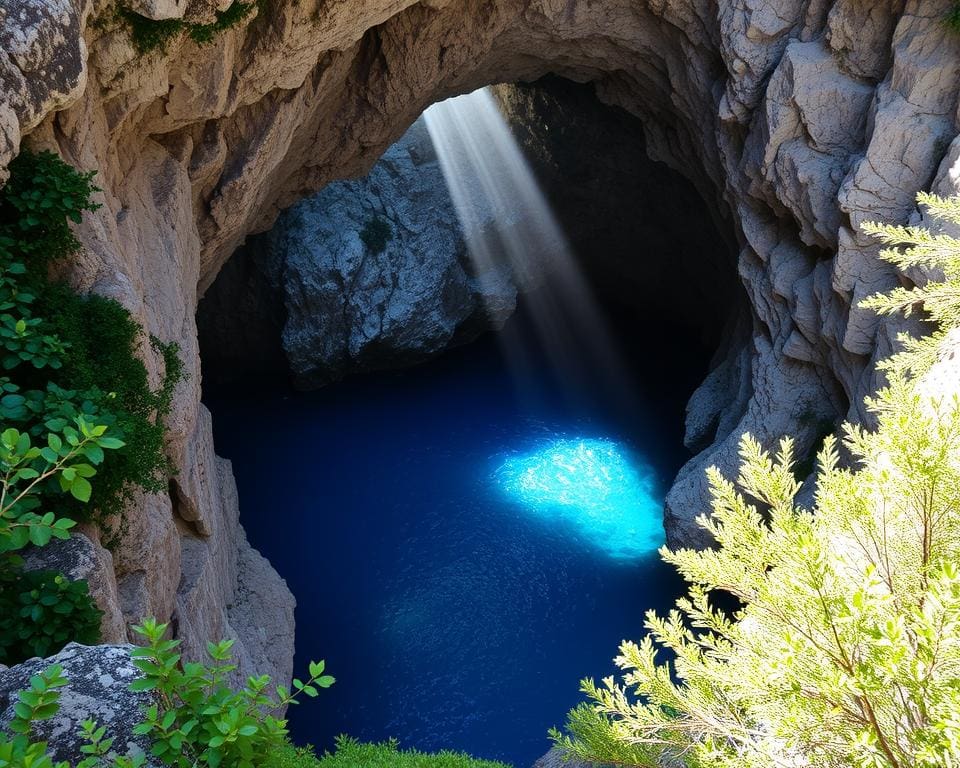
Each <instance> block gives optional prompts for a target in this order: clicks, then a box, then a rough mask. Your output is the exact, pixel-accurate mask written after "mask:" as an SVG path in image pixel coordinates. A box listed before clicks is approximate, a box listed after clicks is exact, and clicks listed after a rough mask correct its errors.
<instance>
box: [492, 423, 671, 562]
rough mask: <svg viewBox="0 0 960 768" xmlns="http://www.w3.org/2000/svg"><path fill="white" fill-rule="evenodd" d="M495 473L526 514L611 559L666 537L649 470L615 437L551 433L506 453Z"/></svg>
mask: <svg viewBox="0 0 960 768" xmlns="http://www.w3.org/2000/svg"><path fill="white" fill-rule="evenodd" d="M495 478H496V480H497V482H498V483H499V484H500V487H501V488H502V489H503V490H504V491H505V492H506V493H507V495H508V496H509V497H510V498H511V499H513V500H514V501H515V502H518V503H519V504H521V505H522V507H523V508H524V509H525V510H526V511H528V512H529V513H530V514H531V515H533V516H535V517H537V518H540V519H541V520H543V521H544V522H547V523H550V524H554V525H556V524H559V525H562V526H565V527H567V528H568V530H570V531H571V532H572V533H573V534H574V535H576V536H577V537H579V538H580V539H582V540H583V541H585V542H586V543H588V544H589V545H590V546H592V547H594V548H596V549H598V550H600V551H601V552H603V553H604V554H605V555H607V556H608V557H610V558H613V559H616V560H636V559H639V558H644V557H647V556H649V555H650V554H651V553H652V552H654V551H656V550H657V549H658V548H659V547H660V546H661V545H662V544H663V543H664V533H663V522H662V519H663V495H662V493H661V492H660V490H659V488H658V483H657V479H656V476H655V474H654V471H653V469H652V468H651V467H649V466H647V465H645V464H644V463H642V462H641V461H640V460H639V458H638V457H634V456H632V455H631V454H630V452H629V450H628V449H627V448H626V447H625V446H623V445H621V444H619V443H617V442H615V441H613V440H609V439H604V438H570V439H567V438H561V439H557V440H554V441H552V442H550V443H548V444H546V445H544V446H541V447H538V448H537V450H534V451H532V452H529V453H524V454H521V455H518V456H510V457H508V458H507V459H506V460H505V461H504V462H503V463H502V464H501V466H500V467H499V469H498V470H497V471H496V473H495Z"/></svg>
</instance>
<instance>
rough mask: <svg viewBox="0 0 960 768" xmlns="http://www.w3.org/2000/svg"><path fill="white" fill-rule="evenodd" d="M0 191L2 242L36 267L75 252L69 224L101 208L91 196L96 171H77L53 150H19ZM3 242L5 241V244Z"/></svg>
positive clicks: (75, 240) (95, 189)
mask: <svg viewBox="0 0 960 768" xmlns="http://www.w3.org/2000/svg"><path fill="white" fill-rule="evenodd" d="M9 171H10V179H9V180H8V181H7V184H6V186H5V187H4V188H3V190H2V195H0V245H3V246H4V247H5V248H6V249H7V250H8V251H9V252H11V253H15V254H17V256H18V257H19V259H21V260H22V259H29V260H30V261H31V262H32V263H34V264H36V265H37V266H39V267H43V266H45V265H46V264H47V263H48V262H49V261H50V260H52V259H56V258H62V257H64V256H69V255H71V254H73V253H76V251H77V249H78V248H79V247H80V242H79V241H78V240H77V238H76V236H75V235H74V234H73V231H72V230H71V229H70V222H73V223H74V224H79V223H80V221H81V220H82V218H83V212H84V211H95V210H97V209H98V208H99V207H100V206H99V204H97V203H94V202H93V201H92V200H91V199H90V198H91V196H92V194H93V193H94V192H99V190H98V189H97V188H96V187H95V186H93V183H92V182H93V177H94V176H95V175H96V174H95V173H94V172H92V171H91V172H88V173H80V172H78V171H75V170H74V169H73V168H71V167H70V166H69V165H67V164H66V163H64V162H63V161H62V160H61V159H60V158H59V157H57V156H56V155H55V154H53V153H52V152H40V153H38V154H34V153H32V152H21V153H20V154H19V155H17V157H15V158H14V159H13V161H12V162H11V163H10V166H9ZM4 241H5V242H4Z"/></svg>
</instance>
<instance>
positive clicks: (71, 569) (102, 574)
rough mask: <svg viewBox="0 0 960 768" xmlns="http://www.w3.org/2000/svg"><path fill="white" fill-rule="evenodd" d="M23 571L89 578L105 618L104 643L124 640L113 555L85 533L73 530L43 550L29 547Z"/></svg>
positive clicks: (26, 551)
mask: <svg viewBox="0 0 960 768" xmlns="http://www.w3.org/2000/svg"><path fill="white" fill-rule="evenodd" d="M22 555H23V560H24V565H23V567H24V570H27V571H43V570H54V571H58V572H60V573H62V574H64V575H65V576H66V577H67V578H69V579H70V580H71V581H81V580H86V582H87V585H88V586H89V588H90V596H91V597H92V598H93V599H94V601H95V602H96V604H97V606H98V607H99V608H100V610H102V611H103V619H102V620H101V622H100V638H101V640H102V641H103V642H104V643H125V642H126V641H127V627H126V625H125V624H124V621H123V614H122V613H121V611H120V597H119V594H118V592H117V580H116V576H115V575H114V567H113V556H112V555H111V554H110V552H109V551H107V550H106V549H104V548H103V547H102V546H100V544H99V543H98V542H97V541H95V540H94V539H92V538H89V537H88V536H86V535H85V534H83V533H79V532H74V533H72V534H71V536H70V538H69V539H67V540H65V541H59V540H57V539H54V540H53V541H51V542H50V543H49V544H48V545H47V546H45V547H43V548H42V549H37V548H36V547H29V548H28V549H26V550H24V552H23V553H22Z"/></svg>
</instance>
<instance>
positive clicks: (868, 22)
mask: <svg viewBox="0 0 960 768" xmlns="http://www.w3.org/2000/svg"><path fill="white" fill-rule="evenodd" d="M129 5H130V7H133V8H135V9H136V10H138V11H140V12H142V13H143V14H145V15H148V16H152V17H155V18H167V17H177V16H183V15H184V14H187V16H188V17H189V18H191V19H193V20H200V21H208V20H210V19H212V18H213V13H214V11H215V10H216V7H217V6H216V5H215V3H214V2H213V0H185V1H184V2H174V1H173V0H131V2H130V3H129ZM220 5H223V3H220ZM111 7H112V0H17V1H16V2H15V3H14V4H12V5H7V6H5V7H4V8H3V9H0V43H2V45H3V48H4V51H5V52H7V54H8V55H7V56H5V57H3V59H2V60H0V167H3V166H5V164H6V163H7V162H9V159H10V157H12V155H13V154H15V152H16V151H17V147H18V146H19V143H20V141H21V139H24V138H25V139H26V140H27V141H28V142H29V143H30V144H32V145H34V146H37V147H52V148H56V149H57V150H58V151H59V152H61V153H62V154H63V155H64V156H65V157H66V158H67V159H68V160H70V161H71V162H73V163H74V164H76V165H79V166H82V167H85V168H98V169H99V170H100V177H99V183H100V186H101V187H102V188H103V190H104V191H103V202H104V207H103V208H102V209H101V210H100V211H98V212H97V213H96V214H95V215H94V216H91V217H90V218H89V219H88V220H87V221H86V222H85V224H84V225H83V227H82V228H81V233H80V234H81V237H82V239H83V241H84V244H85V245H86V251H85V253H84V254H83V255H82V257H81V258H79V259H78V261H77V263H76V264H74V265H71V270H70V277H71V279H72V280H73V281H74V283H75V284H76V285H77V287H78V288H80V289H83V290H94V291H98V292H101V293H105V294H108V295H112V296H115V297H116V298H118V299H120V300H121V301H122V302H123V303H124V304H126V305H127V306H128V307H130V308H131V309H132V310H133V311H134V313H135V314H137V315H138V316H139V317H140V318H141V319H142V320H143V322H144V324H145V326H146V327H147V328H148V329H149V330H150V331H151V332H153V333H155V334H157V335H158V336H160V337H161V338H163V339H172V340H177V341H179V342H180V344H181V346H182V348H183V350H184V353H185V356H186V358H187V361H186V362H187V366H188V369H189V370H190V372H191V373H192V374H193V375H192V378H191V379H190V380H189V381H188V382H187V383H185V384H182V385H181V386H180V389H179V391H178V393H177V398H176V408H175V410H174V413H173V414H172V416H171V420H170V424H171V430H172V435H173V440H172V443H171V451H172V452H173V454H174V456H175V457H176V461H177V464H178V466H179V467H180V473H179V475H178V477H177V478H176V479H175V481H174V482H173V484H172V488H171V494H170V495H169V497H168V496H154V497H147V498H144V499H143V500H142V501H141V502H140V503H139V504H138V505H137V506H136V508H135V509H132V510H131V514H130V517H131V521H132V523H133V524H132V525H131V535H130V536H129V537H128V538H127V539H126V540H125V541H124V543H123V544H122V545H121V546H120V548H119V549H118V550H117V551H116V552H114V554H113V558H112V563H108V564H109V565H110V567H109V568H105V569H103V571H104V572H106V573H108V574H109V577H104V579H103V582H104V583H103V584H102V587H103V588H102V595H103V598H102V599H103V600H105V601H106V602H108V603H111V604H112V605H113V607H114V610H113V612H112V615H114V616H117V617H120V616H122V619H121V618H117V620H116V621H115V622H114V624H113V626H112V627H111V628H110V632H111V633H112V634H111V635H110V636H108V639H120V638H121V637H122V635H123V634H124V627H123V622H124V620H126V621H129V620H131V619H134V618H136V616H137V615H138V614H139V613H144V612H148V613H153V614H156V615H158V616H159V617H160V618H167V617H171V616H172V617H174V619H175V620H176V621H177V623H178V631H179V632H180V634H181V636H183V637H184V639H185V640H186V641H187V648H188V651H190V650H197V649H198V648H199V647H201V645H200V643H201V641H202V638H204V637H206V636H207V635H216V634H221V633H233V634H235V635H237V636H239V637H240V638H241V640H242V641H243V643H242V646H243V648H244V651H243V653H244V654H245V659H246V663H247V664H248V665H249V666H250V667H251V668H254V667H258V668H260V669H261V670H265V671H271V672H273V673H274V674H279V675H281V676H283V675H285V674H287V673H288V671H289V664H290V658H289V655H290V654H289V638H287V639H284V633H285V629H284V626H285V624H284V622H286V624H287V625H288V624H289V621H290V609H291V607H292V606H291V604H290V601H289V597H285V596H284V594H285V593H284V588H283V587H282V582H279V580H278V579H277V577H276V576H275V574H272V571H271V569H270V568H269V565H268V564H266V563H265V561H262V559H257V556H255V553H252V551H250V550H249V547H248V546H247V545H246V543H245V541H244V539H243V535H242V530H241V529H240V528H239V527H238V522H237V510H236V499H235V495H234V493H233V490H232V488H233V485H232V478H231V476H230V469H229V465H228V464H227V463H226V462H223V461H221V460H219V459H217V458H216V457H215V455H214V453H213V448H212V441H211V436H210V423H209V417H208V415H207V414H206V412H205V411H204V409H203V408H202V406H200V403H199V381H198V378H199V377H198V371H199V366H198V360H197V346H196V328H195V320H194V312H195V308H196V302H197V297H198V295H200V294H201V293H202V292H203V290H204V289H205V288H206V287H207V286H208V285H209V284H210V282H211V281H212V280H213V278H214V277H215V275H216V274H217V271H218V269H219V268H220V266H221V265H222V264H223V263H224V262H225V260H226V259H227V258H228V257H229V255H230V254H231V253H232V252H233V250H234V249H235V248H236V247H237V246H238V244H240V243H241V242H242V241H243V239H244V238H245V237H246V236H247V235H248V234H250V233H252V232H257V231H261V230H263V229H265V228H267V227H268V226H269V225H270V223H271V221H272V219H273V218H274V216H275V215H276V213H277V211H278V210H280V209H281V208H282V207H284V206H286V205H288V204H289V203H291V202H292V201H294V200H296V199H297V198H298V197H299V196H301V195H303V194H305V193H306V192H307V191H311V190H314V189H317V188H319V187H320V186H322V185H323V184H325V183H327V182H328V181H330V180H332V179H335V178H341V177H344V176H349V175H352V174H357V173H360V172H362V171H363V170H365V169H366V168H367V167H369V166H370V165H371V164H372V163H373V162H374V160H375V159H376V158H377V157H378V156H379V155H380V153H381V152H382V151H383V150H384V149H385V148H386V146H388V145H389V144H390V143H391V141H393V140H394V139H396V138H397V137H398V136H399V135H400V134H401V133H402V131H403V130H404V129H405V128H406V127H407V126H408V125H409V124H410V123H411V122H412V121H413V119H414V118H415V117H416V116H417V115H418V114H419V113H420V112H421V111H422V110H423V109H424V108H425V107H426V106H427V105H428V104H430V103H431V102H433V101H436V100H438V99H441V98H444V97H446V96H449V95H452V94H454V93H460V92H465V91H469V90H471V89H473V88H475V87H477V86H480V85H483V84H486V83H490V82H499V81H519V80H529V79H533V78H536V77H538V76H540V75H543V74H546V73H548V72H552V73H556V74H559V75H561V76H563V77H567V78H570V79H573V80H577V81H580V82H590V83H593V84H594V86H595V88H596V92H597V94H598V95H599V97H600V98H601V99H603V100H605V101H608V102H610V103H613V104H617V105H619V106H621V107H623V108H624V109H626V110H628V111H630V112H632V113H633V114H635V115H637V116H638V117H640V118H641V119H642V120H643V124H644V131H645V137H646V143H647V147H648V151H649V152H650V154H651V155H652V156H653V157H655V158H656V159H660V160H663V161H665V162H667V163H668V164H670V165H672V166H673V167H674V168H676V169H678V170H679V171H681V172H682V173H683V174H684V175H686V176H687V177H688V178H690V179H691V180H692V181H693V182H694V183H695V184H696V185H697V188H698V189H699V191H700V193H701V195H703V197H704V198H705V199H707V200H709V201H711V202H712V203H713V205H714V206H715V208H716V211H717V213H718V215H719V216H722V217H726V218H727V220H728V221H729V222H730V224H731V226H732V228H733V230H734V231H735V232H736V235H737V238H738V241H739V246H740V256H739V263H738V268H739V273H740V277H741V279H742V281H743V283H744V285H745V287H746V289H747V293H748V295H749V297H750V301H751V305H752V310H753V318H752V329H751V336H750V341H749V343H748V344H746V345H744V346H736V347H732V348H731V349H729V350H726V355H725V357H724V359H723V360H722V361H720V363H719V365H718V366H717V367H716V369H715V370H714V372H713V373H711V375H710V377H709V378H708V379H707V381H706V382H705V383H704V385H703V386H702V387H701V389H700V390H698V392H697V393H696V394H695V395H694V397H693V399H692V401H691V406H690V409H689V419H688V437H689V438H690V441H691V444H696V445H708V446H709V447H707V448H706V449H705V450H704V451H702V452H701V453H700V454H699V455H698V456H697V457H696V458H695V459H694V460H693V461H691V463H690V464H688V466H687V467H686V468H685V469H684V470H683V471H682V472H681V473H680V476H679V477H678V479H677V482H676V484H675V485H674V487H673V489H672V490H671V493H670V496H669V498H668V526H669V528H670V530H671V538H672V540H673V541H674V542H686V543H702V538H700V537H699V535H698V532H697V529H696V528H695V526H694V525H693V523H692V519H693V517H694V516H695V515H696V514H698V513H699V512H701V511H702V510H703V506H702V500H703V493H704V481H703V468H704V467H705V466H706V465H707V464H709V463H717V464H719V465H720V466H721V468H723V469H726V470H728V471H729V470H730V469H731V468H732V467H733V466H734V464H735V451H733V450H732V447H733V445H734V443H735V441H736V437H737V435H738V434H739V433H740V432H742V431H743V430H745V429H749V430H751V431H752V432H754V433H755V434H756V435H757V436H758V437H760V438H761V439H764V440H769V439H772V438H774V437H775V436H777V435H779V434H781V433H784V432H790V433H794V434H797V435H798V436H799V438H800V448H801V450H806V449H807V448H809V446H810V444H811V443H812V441H813V438H814V437H815V433H816V430H817V427H816V424H817V422H818V421H820V420H822V419H824V418H830V417H834V416H836V415H838V414H843V413H844V412H846V410H847V408H848V404H852V406H851V407H850V411H849V415H850V416H852V417H854V418H862V417H863V414H862V413H861V412H860V410H859V403H860V400H861V397H862V395H863V394H864V393H865V392H868V391H870V390H871V389H872V388H873V387H874V385H875V375H874V372H873V367H872V363H873V361H874V360H875V359H876V358H877V356H878V355H882V354H883V353H884V352H885V351H886V350H887V349H889V346H890V343H891V342H890V339H891V333H892V326H890V325H888V324H883V325H879V324H878V323H877V322H876V320H875V318H873V317H872V316H871V315H870V314H868V313H866V312H864V311H862V310H860V309H859V308H857V306H856V304H857V301H858V300H859V299H860V298H861V297H863V296H865V295H868V294H869V293H872V292H873V291H875V290H878V289H881V288H884V287H886V286H889V285H891V284H892V282H893V280H894V278H893V276H892V275H891V273H890V272H889V270H887V269H886V268H884V267H882V266H880V265H879V264H878V263H877V262H876V260H875V258H874V251H873V248H874V247H873V245H872V244H870V243H869V242H868V241H866V240H865V239H864V238H863V237H862V236H861V235H859V234H858V227H859V224H860V223H861V222H862V221H864V220H867V219H872V218H885V219H890V220H896V221H902V220H905V219H906V218H908V217H909V216H911V215H916V214H915V212H914V207H913V198H914V195H915V193H916V191H917V190H918V189H921V188H927V187H930V186H931V185H933V186H934V187H935V188H936V189H938V190H939V191H942V192H951V191H954V188H955V185H956V183H957V182H956V174H955V172H954V168H955V166H956V163H957V159H958V156H960V140H958V139H957V132H958V125H957V94H958V87H957V86H958V83H960V56H958V53H960V38H957V37H955V36H953V34H952V33H951V32H949V31H948V30H947V29H946V28H945V26H944V25H943V24H942V22H941V19H942V17H943V16H944V15H945V13H946V11H947V10H948V8H949V7H950V2H949V0H880V1H879V2H878V1H877V0H832V1H831V0H777V1H775V2H771V0H643V1H642V2H638V0H420V2H415V1H414V0H363V2H357V1H355V0H349V1H348V0H267V2H266V3H265V4H264V5H263V6H262V10H261V12H260V13H259V14H258V16H257V17H256V18H252V19H251V20H249V21H248V22H247V23H244V24H242V25H240V26H238V27H236V28H232V29H229V30H227V31H226V32H224V33H222V34H221V35H220V36H218V37H217V38H216V39H215V40H214V41H213V42H212V43H211V44H209V45H205V46H198V45H197V44H195V43H193V42H192V41H190V40H189V39H188V38H187V37H186V36H183V37H182V38H181V39H178V40H175V41H173V42H172V43H171V45H170V46H169V47H168V50H167V51H166V52H165V53H152V54H148V55H141V54H138V53H137V51H136V50H135V48H134V47H133V45H132V44H131V42H130V38H129V35H128V34H127V32H126V30H125V29H123V27H122V25H120V24H119V23H117V22H116V21H111V18H112V16H111V10H110V9H111ZM151 365H152V366H153V367H154V368H156V366H157V365H159V361H155V360H154V361H151ZM91 536H92V538H94V539H95V538H96V537H95V534H92V533H91ZM98 551H99V552H100V557H101V560H103V561H109V559H110V556H109V555H108V554H107V553H106V552H104V551H103V550H102V549H99V550H98ZM271 574H272V575H271ZM114 576H115V578H114ZM269 606H273V608H274V612H275V613H274V614H273V615H271V618H270V619H269V620H268V621H269V624H270V625H272V626H274V627H276V628H277V629H276V630H275V632H274V635H272V636H268V635H266V634H265V633H264V632H263V630H261V629H260V628H259V627H260V626H261V625H262V626H267V625H268V622H267V621H265V620H264V619H265V615H266V614H265V612H266V611H268V609H269ZM284 643H286V645H285V644H284Z"/></svg>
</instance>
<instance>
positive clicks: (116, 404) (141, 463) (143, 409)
mask: <svg viewBox="0 0 960 768" xmlns="http://www.w3.org/2000/svg"><path fill="white" fill-rule="evenodd" d="M38 309H39V310H40V311H41V312H42V313H43V314H44V315H45V316H46V317H48V318H49V323H50V326H51V327H52V329H53V330H54V331H55V333H56V334H57V335H58V336H59V337H60V338H61V339H62V340H63V341H64V342H66V343H67V344H69V354H67V355H66V356H65V358H64V362H63V367H62V369H61V370H60V372H59V374H58V376H57V378H58V379H59V380H60V381H61V382H66V383H68V385H69V387H70V389H71V390H78V391H80V392H81V393H83V395H86V397H81V398H80V399H81V400H84V399H92V400H93V401H94V402H96V403H97V404H98V405H99V406H100V407H101V409H103V410H106V411H108V412H109V414H111V415H112V416H113V417H114V424H115V426H116V428H117V429H118V430H119V432H120V435H121V438H122V439H123V441H124V442H125V443H126V445H125V446H124V447H123V448H122V449H120V450H119V451H116V452H114V453H113V454H111V455H110V456H109V458H108V459H107V461H105V462H104V464H103V466H102V468H101V469H100V471H99V472H98V474H97V482H96V483H95V484H94V490H93V495H92V496H91V498H90V503H89V505H83V504H80V503H79V502H77V501H75V500H73V501H71V500H66V501H65V504H66V505H67V506H68V507H69V508H68V509H67V510H66V512H67V514H68V515H69V516H70V517H72V518H73V519H75V520H83V519H89V518H90V517H91V512H93V513H94V515H93V516H94V517H95V519H97V520H99V521H101V522H105V521H106V520H107V519H108V518H110V517H112V516H115V515H119V514H120V513H121V512H122V511H123V507H124V505H125V504H126V502H127V501H129V500H130V498H131V496H132V494H133V492H134V491H135V490H136V489H137V488H141V489H143V490H146V491H148V492H162V491H164V490H166V488H167V483H168V479H169V477H170V475H171V474H172V472H173V467H172V465H171V463H170V461H169V459H168V458H167V456H166V453H165V451H164V442H165V441H164V435H165V433H164V425H163V421H162V419H161V418H159V417H161V416H162V415H163V414H164V413H166V412H167V411H168V410H169V407H170V398H171V396H172V391H173V387H174V386H175V385H176V382H177V381H178V380H179V378H180V377H181V376H182V366H181V364H180V361H179V357H178V355H177V347H176V345H174V344H171V345H160V342H159V341H157V342H154V344H155V345H160V346H161V348H162V354H163V356H164V359H165V360H166V359H167V358H169V359H170V362H167V376H166V377H165V381H164V382H163V383H162V385H161V387H160V388H159V389H158V390H157V391H156V392H154V391H153V390H151V388H150V384H149V380H148V376H147V369H146V367H145V366H144V364H143V361H142V360H141V359H140V357H139V356H138V353H139V352H140V351H141V346H142V344H143V342H144V341H145V339H144V337H143V333H142V331H141V328H140V325H139V324H138V323H137V322H136V320H134V319H133V318H132V317H131V316H130V313H129V312H128V311H127V310H126V309H125V308H124V307H123V306H122V305H120V304H119V303H117V302H116V301H113V300H112V299H107V298H104V297H102V296H77V295H76V294H74V293H73V292H72V291H70V289H69V288H68V287H66V286H63V285H51V286H49V287H48V288H47V290H45V291H43V292H42V294H41V295H40V298H39V299H38ZM173 360H176V362H175V363H174V362H173Z"/></svg>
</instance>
